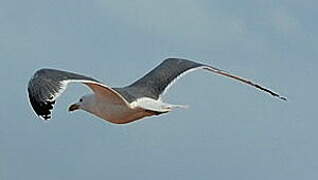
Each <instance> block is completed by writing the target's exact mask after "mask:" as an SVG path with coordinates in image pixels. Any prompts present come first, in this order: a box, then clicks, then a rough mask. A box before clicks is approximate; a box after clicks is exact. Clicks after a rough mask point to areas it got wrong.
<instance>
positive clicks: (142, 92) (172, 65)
mask: <svg viewBox="0 0 318 180" xmlns="http://www.w3.org/2000/svg"><path fill="white" fill-rule="evenodd" d="M198 69H206V70H209V71H212V72H214V73H217V74H220V75H223V76H226V77H229V78H232V79H235V80H238V81H241V82H242V83H245V84H248V85H250V86H253V87H255V88H257V89H260V90H262V91H265V92H267V93H269V94H271V95H272V96H275V97H278V98H280V99H282V100H286V98H285V97H282V96H280V95H279V94H277V93H275V92H273V91H271V90H269V89H267V88H265V87H263V86H261V85H259V84H256V83H254V82H252V81H250V80H247V79H245V78H242V77H239V76H236V75H233V74H231V73H228V72H225V71H223V70H221V69H218V68H215V67H212V66H209V65H205V64H200V63H196V62H193V61H190V60H186V59H179V58H168V59H166V60H164V61H163V62H162V63H161V64H159V65H158V66H157V67H155V68H154V69H153V70H152V71H150V72H149V73H147V74H146V75H145V76H143V77H142V78H140V79H139V80H137V81H136V82H134V83H133V84H131V85H129V86H127V87H126V88H127V89H129V91H130V92H133V93H134V94H135V96H137V97H143V96H146V97H151V98H154V99H158V98H159V97H160V96H161V95H162V94H164V92H165V91H166V90H167V89H168V88H169V87H170V86H171V85H172V84H173V83H174V82H175V81H176V80H177V79H178V78H180V77H182V76H183V75H185V74H186V73H188V72H192V71H194V70H198Z"/></svg>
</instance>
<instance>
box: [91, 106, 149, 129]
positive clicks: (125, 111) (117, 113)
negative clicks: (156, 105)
mask: <svg viewBox="0 0 318 180" xmlns="http://www.w3.org/2000/svg"><path fill="white" fill-rule="evenodd" d="M96 107H97V108H96V109H95V110H94V112H92V113H93V114H95V115H96V116H98V117H100V118H102V119H104V120H106V121H109V122H111V123H115V124H126V123H130V122H133V121H136V120H138V119H141V118H143V117H146V116H152V115H155V113H153V112H149V111H145V110H144V109H141V108H134V109H132V108H130V107H128V106H127V105H125V104H112V103H107V102H101V103H99V104H98V105H97V106H96Z"/></svg>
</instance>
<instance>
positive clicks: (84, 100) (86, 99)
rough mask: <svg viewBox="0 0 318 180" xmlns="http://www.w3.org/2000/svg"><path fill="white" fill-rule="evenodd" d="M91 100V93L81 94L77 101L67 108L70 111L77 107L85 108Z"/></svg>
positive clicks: (77, 108)
mask: <svg viewBox="0 0 318 180" xmlns="http://www.w3.org/2000/svg"><path fill="white" fill-rule="evenodd" d="M91 102H92V96H91V95H85V96H82V97H81V98H80V99H79V101H78V102H77V103H74V104H72V105H70V107H69V108H68V111H69V112H72V111H76V110H79V109H83V110H86V109H88V108H89V107H90V106H89V105H90V104H91Z"/></svg>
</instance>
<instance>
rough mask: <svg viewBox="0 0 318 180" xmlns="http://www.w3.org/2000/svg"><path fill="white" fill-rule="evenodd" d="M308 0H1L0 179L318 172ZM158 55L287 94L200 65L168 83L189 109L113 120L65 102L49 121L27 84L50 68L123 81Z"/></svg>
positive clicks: (293, 177)
mask: <svg viewBox="0 0 318 180" xmlns="http://www.w3.org/2000/svg"><path fill="white" fill-rule="evenodd" d="M317 5H318V2H317V1H314V0H302V1H300V0H266V1H265V0H241V1H237V0H226V1H225V0H183V1H181V0H179V1H178V0H157V1H150V0H130V1H128V0H127V1H119V0H90V1H86V0H69V1H56V0H28V1H18V0H1V1H0V59H1V60H0V61H1V65H0V75H1V77H2V78H1V81H2V83H1V95H0V98H1V99H0V102H1V104H0V179H1V180H2V179H3V180H20V179H21V180H22V179H33V180H42V179H45V180H57V179H77V180H87V179H116V180H121V179H136V180H137V179H138V180H139V179H153V180H162V179H166V180H170V179H171V180H175V179H182V180H193V179H203V180H205V179H206V180H208V179H217V180H228V179H236V180H246V179H257V180H268V179H271V180H276V179H277V180H299V179H317V178H318V174H317V169H318V156H317V151H318V141H317V137H318V131H317V126H318V121H317V102H316V100H317V95H316V94H317V90H318V88H317V77H318V73H317V65H318V62H317V57H318V56H317V47H318V44H317V42H318V36H317V32H318V26H317V20H316V17H317ZM166 57H185V58H188V59H193V60H197V61H200V62H204V63H207V64H211V65H213V66H216V67H218V68H221V69H224V70H226V71H229V72H232V73H235V74H238V75H241V76H244V77H247V78H250V79H252V80H255V81H257V82H259V83H261V84H263V85H265V86H266V87H269V88H271V89H273V90H275V91H277V92H280V93H281V94H282V95H285V96H287V97H288V98H289V101H288V102H282V101H280V100H278V99H275V98H272V97H271V96H269V95H267V94H265V93H263V92H260V91H258V90H256V89H254V88H251V87H248V86H245V85H242V84H241V83H238V82H235V81H233V80H229V79H226V78H223V77H220V76H217V75H214V74H211V73H208V72H204V71H202V72H193V73H191V74H188V75H187V76H185V77H184V78H182V79H181V80H179V81H178V82H177V83H176V84H175V85H174V86H173V87H172V88H171V89H170V90H169V91H168V93H167V94H166V97H165V99H166V100H167V101H168V102H169V103H175V104H186V105H189V106H190V108H189V109H185V110H184V109H182V110H176V111H175V112H172V113H168V114H165V115H161V116H159V117H151V118H145V119H143V120H141V121H137V122H134V123H131V124H127V125H114V124H110V123H108V122H105V121H102V120H100V119H98V118H96V117H95V116H93V115H91V114H88V113H86V112H84V111H78V112H75V113H68V112H67V107H68V106H69V104H71V103H73V102H76V101H78V99H79V97H80V96H82V95H84V94H85V93H89V90H88V89H87V88H86V87H84V86H82V85H79V84H72V85H70V86H69V88H68V89H67V90H66V92H65V93H64V94H63V95H62V96H61V97H60V98H59V99H58V101H57V104H56V106H55V110H54V113H53V118H52V120H51V121H50V122H47V123H46V122H43V121H41V120H40V119H39V118H38V117H37V116H36V115H35V114H34V112H33V110H32V109H31V107H30V105H29V102H28V98H27V93H26V86H27V83H28V80H29V79H30V77H31V76H32V74H33V73H34V71H36V70H37V69H39V68H42V67H51V68H58V69H64V70H69V71H75V72H79V73H82V74H86V75H90V76H92V77H95V78H97V79H99V80H101V81H103V82H105V83H106V84H107V85H109V86H115V87H119V86H124V85H127V84H129V83H130V82H131V81H133V80H135V79H137V78H139V77H140V76H142V75H143V74H144V73H146V72H147V71H149V70H150V69H151V68H153V67H154V66H156V65H157V64H159V63H160V62H161V61H162V60H163V59H164V58H166Z"/></svg>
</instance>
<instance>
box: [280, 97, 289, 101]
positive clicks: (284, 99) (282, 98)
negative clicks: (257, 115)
mask: <svg viewBox="0 0 318 180" xmlns="http://www.w3.org/2000/svg"><path fill="white" fill-rule="evenodd" d="M278 98H279V99H281V100H283V101H287V100H288V99H287V98H286V97H284V96H279V97H278Z"/></svg>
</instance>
